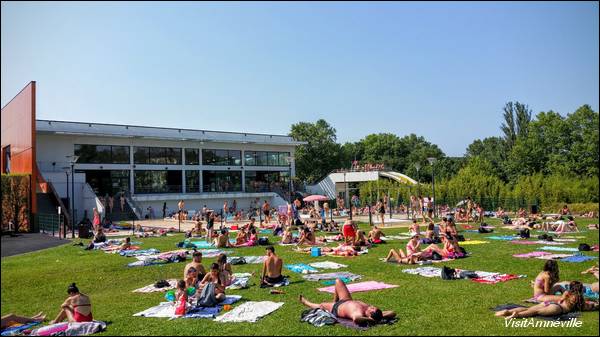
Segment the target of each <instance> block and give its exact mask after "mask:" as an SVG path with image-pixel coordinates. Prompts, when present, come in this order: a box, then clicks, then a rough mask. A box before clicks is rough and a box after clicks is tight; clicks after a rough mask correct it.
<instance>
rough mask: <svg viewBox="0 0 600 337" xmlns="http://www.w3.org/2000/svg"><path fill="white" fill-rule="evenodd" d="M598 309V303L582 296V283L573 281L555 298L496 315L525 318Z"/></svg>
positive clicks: (499, 312)
mask: <svg viewBox="0 0 600 337" xmlns="http://www.w3.org/2000/svg"><path fill="white" fill-rule="evenodd" d="M592 310H598V303H596V302H588V301H585V300H584V298H583V284H582V283H581V282H578V281H573V282H571V283H570V284H569V290H568V291H566V292H565V293H564V294H563V295H562V296H558V298H557V299H556V300H548V301H544V302H542V303H540V304H537V305H534V306H532V307H529V308H514V309H509V310H501V311H498V312H496V316H504V317H507V318H526V317H534V316H558V315H563V314H566V313H569V312H576V311H592Z"/></svg>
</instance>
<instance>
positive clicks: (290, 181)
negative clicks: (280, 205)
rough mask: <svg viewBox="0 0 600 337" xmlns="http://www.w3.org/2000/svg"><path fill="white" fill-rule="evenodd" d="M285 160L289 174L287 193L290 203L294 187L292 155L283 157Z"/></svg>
mask: <svg viewBox="0 0 600 337" xmlns="http://www.w3.org/2000/svg"><path fill="white" fill-rule="evenodd" d="M285 161H287V163H288V169H289V176H288V180H289V184H288V185H289V191H288V194H289V196H290V204H291V203H292V199H293V198H292V190H293V189H294V186H293V185H292V162H293V161H294V157H293V156H287V157H285Z"/></svg>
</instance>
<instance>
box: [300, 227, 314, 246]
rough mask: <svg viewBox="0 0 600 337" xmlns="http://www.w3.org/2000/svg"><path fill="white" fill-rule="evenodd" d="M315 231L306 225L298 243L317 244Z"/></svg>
mask: <svg viewBox="0 0 600 337" xmlns="http://www.w3.org/2000/svg"><path fill="white" fill-rule="evenodd" d="M316 240H317V239H316V237H315V233H314V232H313V231H312V230H311V229H309V228H308V227H304V230H302V231H301V232H300V238H299V239H298V243H297V245H298V246H300V245H311V246H314V245H316V244H317V241H316Z"/></svg>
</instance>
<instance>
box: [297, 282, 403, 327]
mask: <svg viewBox="0 0 600 337" xmlns="http://www.w3.org/2000/svg"><path fill="white" fill-rule="evenodd" d="M299 300H300V303H302V304H303V305H305V306H307V307H309V308H311V309H321V310H325V311H328V312H330V313H332V314H333V316H335V317H338V318H345V319H349V320H352V321H353V322H354V323H356V324H359V325H365V324H377V323H379V322H381V320H383V319H392V318H394V317H396V313H394V312H393V311H383V312H382V311H381V309H379V308H377V307H375V306H372V305H369V304H367V303H365V302H361V301H356V300H353V299H352V295H351V294H350V291H349V290H348V287H347V286H346V284H344V282H342V280H340V279H339V278H338V279H336V280H335V292H334V294H333V302H324V303H320V304H316V303H312V302H309V301H308V300H307V299H306V298H304V296H302V295H300V296H299Z"/></svg>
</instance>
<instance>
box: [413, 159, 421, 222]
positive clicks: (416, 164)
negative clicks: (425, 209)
mask: <svg viewBox="0 0 600 337" xmlns="http://www.w3.org/2000/svg"><path fill="white" fill-rule="evenodd" d="M415 168H416V169H417V195H416V196H417V197H419V196H420V195H421V180H420V179H419V170H420V169H421V164H419V163H418V162H417V163H415ZM419 203H420V201H419ZM417 207H419V204H417ZM419 212H420V211H419V210H417V214H418V213H419ZM417 214H413V217H414V218H415V219H416V218H417Z"/></svg>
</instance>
